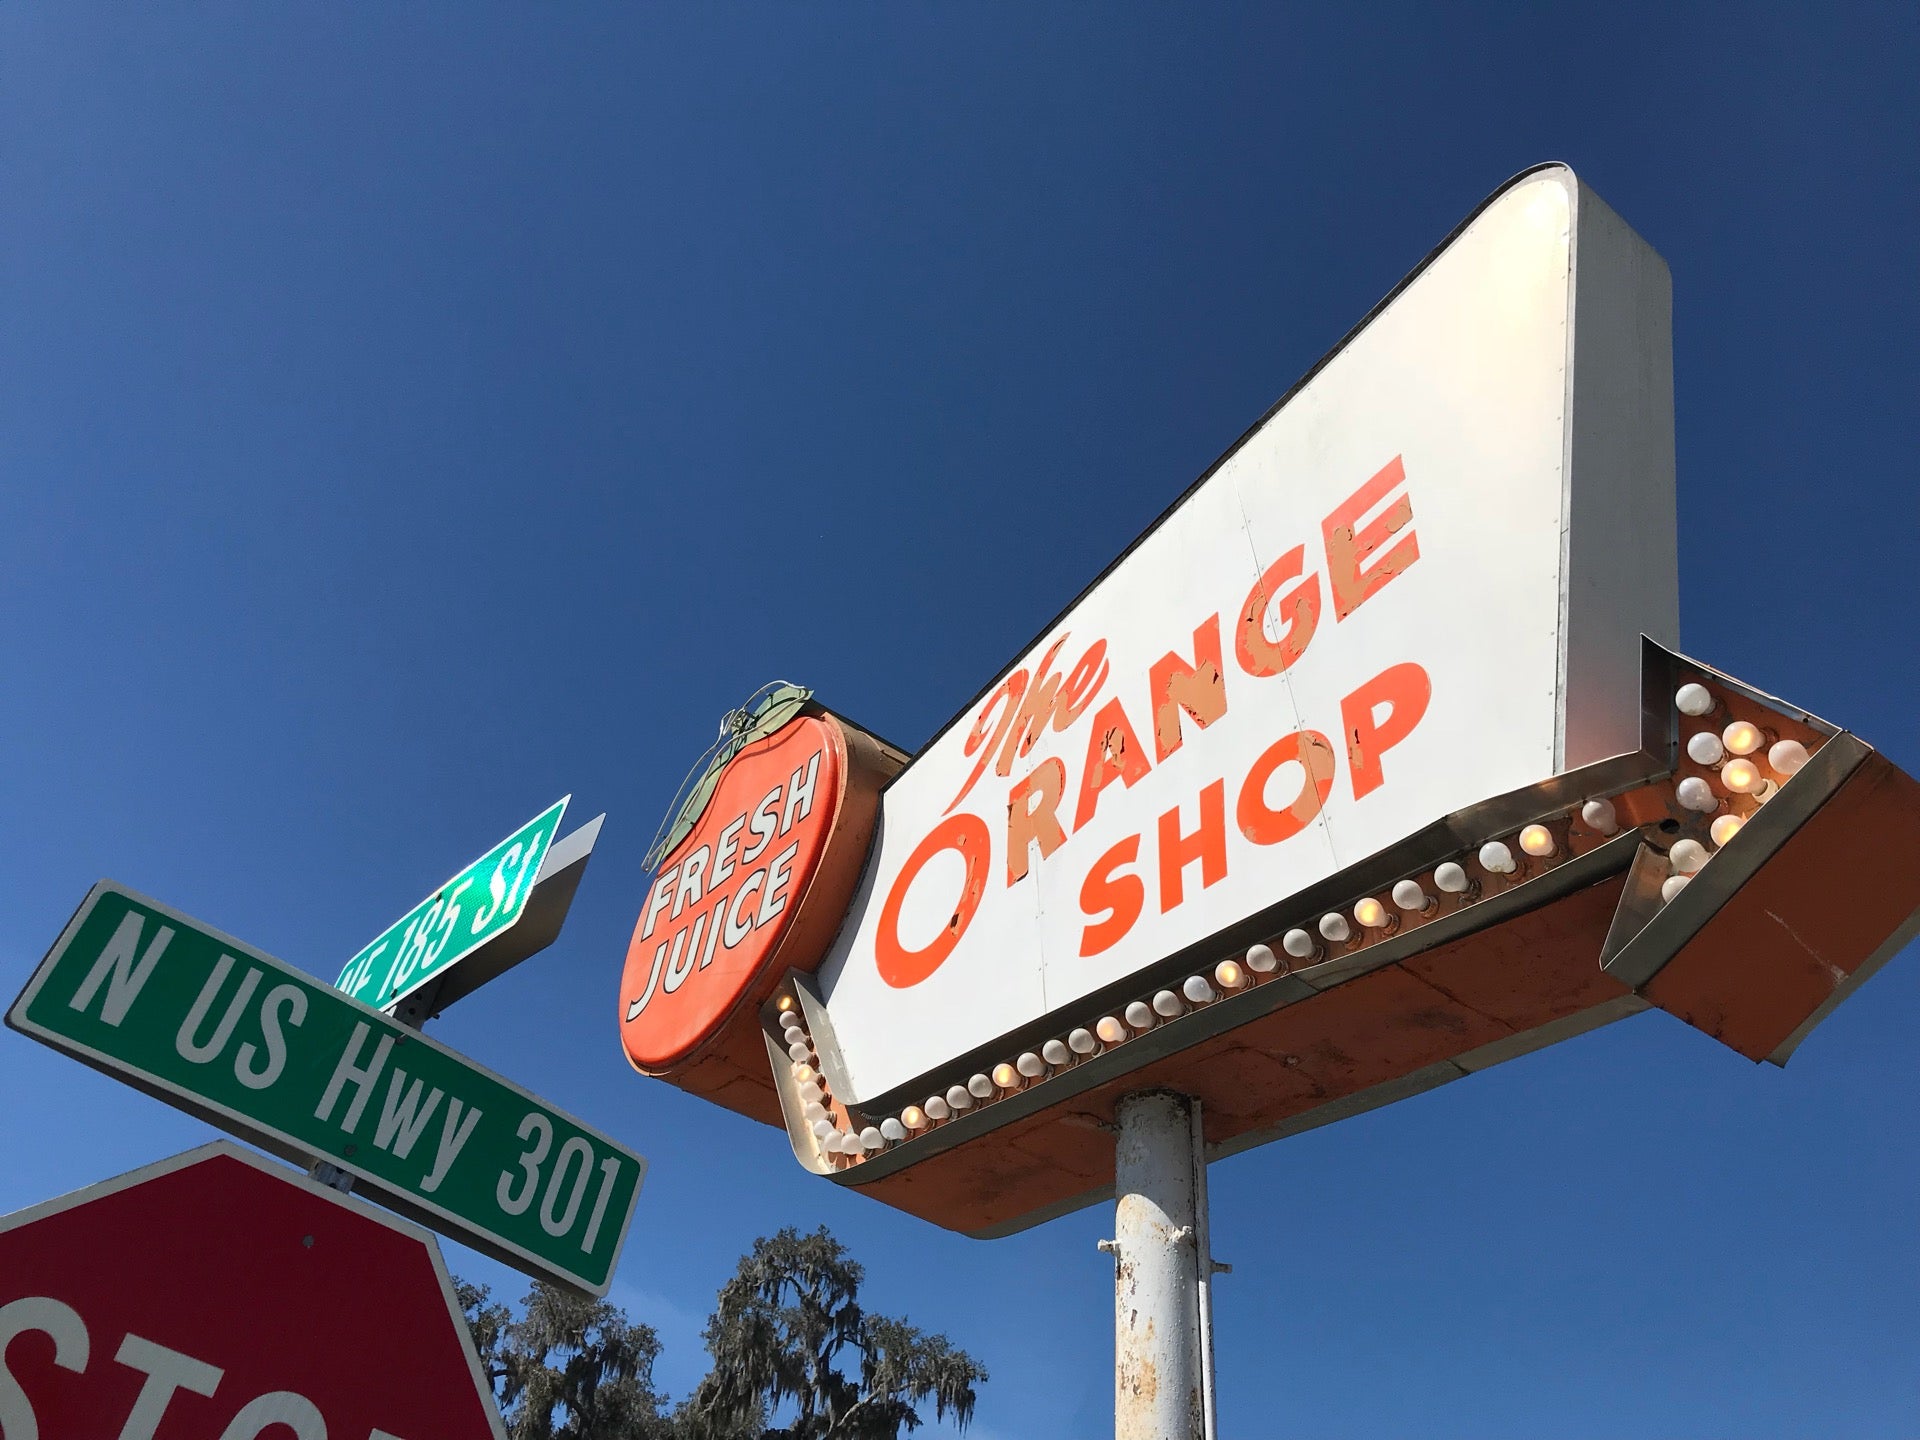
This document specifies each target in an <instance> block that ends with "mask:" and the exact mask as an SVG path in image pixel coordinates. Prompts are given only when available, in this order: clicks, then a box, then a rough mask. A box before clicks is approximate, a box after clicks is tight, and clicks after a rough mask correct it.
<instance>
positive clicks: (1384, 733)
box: [1340, 660, 1433, 800]
mask: <svg viewBox="0 0 1920 1440" xmlns="http://www.w3.org/2000/svg"><path fill="white" fill-rule="evenodd" d="M1432 698H1433V681H1432V680H1430V679H1429V678H1428V677H1427V672H1426V671H1425V670H1422V669H1421V668H1420V667H1419V666H1418V665H1416V664H1414V663H1413V662H1412V661H1411V660H1409V661H1406V662H1405V663H1403V664H1400V665H1389V666H1388V667H1387V668H1386V669H1385V670H1382V671H1381V672H1380V673H1379V674H1378V675H1376V676H1374V677H1373V679H1371V680H1369V681H1367V683H1366V684H1364V685H1362V686H1361V687H1360V688H1359V689H1358V690H1356V691H1354V692H1353V693H1352V694H1351V695H1349V696H1347V697H1346V699H1344V700H1342V701H1341V702H1340V725H1341V728H1342V729H1343V730H1344V731H1345V732H1346V737H1347V769H1348V771H1349V772H1351V774H1352V775H1353V798H1354V799H1356V800H1358V799H1359V798H1360V797H1361V796H1362V795H1365V794H1367V793H1368V792H1369V791H1372V790H1377V789H1378V788H1379V787H1380V784H1381V782H1382V781H1383V780H1385V778H1386V776H1385V775H1384V774H1383V773H1382V771H1381V768H1380V757H1381V756H1382V755H1384V754H1386V753H1387V751H1389V750H1391V749H1392V748H1393V747H1394V746H1395V745H1398V744H1399V743H1400V742H1401V741H1402V740H1404V739H1406V738H1407V736H1408V735H1410V734H1412V733H1413V727H1414V726H1416V725H1418V724H1419V723H1420V717H1421V716H1422V715H1425V714H1426V713H1427V702H1428V701H1429V700H1431V699H1432ZM1382 705H1384V706H1386V707H1387V714H1386V718H1385V719H1384V720H1381V719H1376V718H1375V713H1376V712H1377V711H1378V710H1379V709H1380V707H1381V706H1382Z"/></svg>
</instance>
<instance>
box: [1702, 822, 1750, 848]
mask: <svg viewBox="0 0 1920 1440" xmlns="http://www.w3.org/2000/svg"><path fill="white" fill-rule="evenodd" d="M1746 823H1747V822H1746V821H1745V820H1742V819H1741V818H1740V817H1739V816H1738V815H1722V816H1720V817H1719V818H1718V819H1717V820H1715V821H1714V822H1713V826H1712V828H1711V829H1710V830H1709V831H1708V832H1707V833H1708V834H1710V835H1711V836H1712V837H1713V843H1714V844H1715V845H1725V844H1726V843H1727V842H1728V841H1729V840H1731V839H1733V837H1734V836H1736V835H1738V834H1739V833H1740V827H1741V826H1742V825H1744V824H1746Z"/></svg>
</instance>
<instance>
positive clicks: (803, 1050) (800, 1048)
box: [787, 1040, 813, 1064]
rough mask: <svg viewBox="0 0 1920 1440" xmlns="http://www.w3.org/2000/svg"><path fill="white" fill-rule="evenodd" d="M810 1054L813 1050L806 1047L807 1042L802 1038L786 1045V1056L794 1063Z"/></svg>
mask: <svg viewBox="0 0 1920 1440" xmlns="http://www.w3.org/2000/svg"><path fill="white" fill-rule="evenodd" d="M811 1054H813V1051H812V1050H810V1049H808V1048H807V1042H806V1041H804V1040H796V1041H794V1042H793V1043H792V1044H791V1045H789V1046H787V1058H788V1059H789V1060H792V1061H794V1062H795V1063H796V1064H798V1063H799V1062H801V1061H803V1060H805V1059H806V1058H807V1057H808V1056H809V1055H811Z"/></svg>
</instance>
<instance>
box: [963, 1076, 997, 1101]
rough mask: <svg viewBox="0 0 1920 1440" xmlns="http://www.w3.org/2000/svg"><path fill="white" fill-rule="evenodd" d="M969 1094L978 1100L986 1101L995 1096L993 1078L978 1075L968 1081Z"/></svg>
mask: <svg viewBox="0 0 1920 1440" xmlns="http://www.w3.org/2000/svg"><path fill="white" fill-rule="evenodd" d="M967 1093H968V1094H969V1095H971V1096H973V1098H974V1099H976V1100H985V1099H988V1098H990V1097H991V1096H992V1094H993V1077H991V1076H989V1075H976V1076H974V1077H973V1078H972V1079H971V1080H969V1081H967Z"/></svg>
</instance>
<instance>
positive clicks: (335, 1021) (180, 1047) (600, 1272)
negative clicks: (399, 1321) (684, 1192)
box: [7, 880, 646, 1295]
mask: <svg viewBox="0 0 1920 1440" xmlns="http://www.w3.org/2000/svg"><path fill="white" fill-rule="evenodd" d="M7 1024H8V1025H10V1026H11V1027H12V1028H14V1029H15V1030H18V1031H19V1032H20V1033H21V1034H23V1035H28V1036H31V1037H32V1038H33V1039H35V1040H39V1041H41V1042H43V1043H44V1044H47V1045H51V1046H52V1047H53V1048H54V1049H56V1050H60V1051H64V1052H65V1053H66V1054H68V1055H71V1056H73V1057H74V1058H76V1059H78V1060H81V1061H84V1062H85V1063H86V1064H88V1065H91V1066H93V1067H94V1068H95V1069H96V1070H100V1071H103V1072H105V1073H106V1074H108V1075H111V1076H113V1077H114V1078H115V1079H117V1080H123V1081H125V1082H126V1083H127V1084H129V1085H132V1086H134V1087H135V1088H137V1089H140V1090H144V1091H146V1092H147V1093H148V1094H150V1095H153V1096H156V1097H158V1098H159V1099H162V1100H165V1101H167V1102H168V1103H169V1104H172V1105H177V1106H179V1107H180V1108H181V1109H182V1110H185V1111H187V1112H188V1113H189V1114H192V1115H197V1116H199V1117H200V1118H202V1119H204V1120H207V1121H210V1122H211V1123H213V1124H215V1125H219V1126H221V1127H222V1128H224V1129H227V1130H230V1131H232V1132H233V1133H234V1134H236V1135H239V1136H241V1137H243V1138H245V1139H247V1140H251V1141H252V1142H253V1143H254V1144H256V1145H259V1146H260V1147H261V1148H263V1149H266V1150H270V1151H272V1152H273V1153H275V1154H277V1155H280V1156H283V1157H285V1158H287V1159H289V1160H292V1161H294V1162H295V1163H308V1162H310V1161H312V1160H314V1159H324V1160H329V1161H331V1162H332V1163H333V1164H334V1165H336V1166H338V1167H339V1168H340V1169H342V1170H345V1171H347V1172H348V1173H349V1174H351V1175H353V1176H355V1177H357V1180H358V1182H359V1183H358V1184H357V1186H356V1189H358V1190H360V1191H361V1192H362V1193H368V1194H371V1195H372V1196H373V1197H374V1198H376V1199H378V1200H380V1201H381V1202H382V1203H384V1204H386V1205H389V1206H391V1207H392V1208H393V1209H395V1210H397V1211H399V1212H400V1213H401V1214H403V1215H406V1216H409V1217H410V1218H412V1219H414V1220H417V1221H419V1222H420V1223H421V1224H423V1225H427V1226H429V1227H431V1228H433V1229H435V1230H438V1231H440V1232H441V1233H442V1234H444V1235H448V1236H451V1237H452V1238H454V1239H456V1240H459V1241H461V1242H462V1243H463V1244H467V1245H471V1246H473V1248H475V1249H476V1250H480V1251H483V1252H484V1253H486V1254H489V1255H492V1256H493V1257H494V1258H496V1259H498V1260H500V1261H501V1262H503V1263H504V1264H507V1265H511V1266H513V1267H514V1268H515V1269H518V1270H523V1271H525V1272H526V1273H528V1274H530V1275H538V1276H544V1277H546V1278H548V1279H552V1280H556V1281H559V1282H560V1283H562V1284H565V1285H568V1286H570V1287H572V1288H574V1289H576V1290H583V1291H586V1292H588V1293H590V1294H593V1295H604V1294H606V1293H607V1286H608V1284H609V1282H610V1281H611V1280H612V1278H613V1271H614V1266H615V1263H616V1262H617V1261H618V1260H619V1257H620V1249H621V1246H622V1245H623V1244H624V1243H625V1241H626V1236H627V1226H628V1224H629V1222H630V1221H631V1220H632V1218H633V1206H634V1202H635V1200H637V1199H638V1197H639V1194H640V1181H641V1178H642V1177H643V1175H644V1174H645V1171H646V1161H644V1160H642V1159H641V1158H640V1157H639V1156H638V1155H635V1154H634V1153H633V1152H632V1151H630V1150H626V1149H624V1148H622V1147H621V1146H620V1145H618V1144H616V1143H615V1142H614V1141H612V1140H610V1139H608V1138H607V1137H606V1136H605V1135H602V1134H601V1133H600V1132H599V1131H597V1130H593V1129H590V1128H588V1127H587V1126H585V1125H583V1124H581V1123H580V1122H579V1121H578V1120H575V1119H574V1118H573V1117H572V1116H570V1115H567V1114H565V1113H563V1112H562V1111H559V1110H556V1109H554V1108H553V1107H552V1106H551V1105H548V1104H546V1103H545V1102H544V1101H542V1100H539V1099H537V1098H536V1097H534V1096H532V1095H530V1094H528V1093H527V1092H526V1091H525V1090H522V1089H521V1088H520V1087H519V1086H517V1085H513V1084H510V1083H509V1082H508V1081H506V1080H503V1079H501V1078H500V1077H499V1076H498V1075H495V1074H494V1073H493V1072H492V1071H490V1070H485V1069H482V1068H481V1067H480V1066H478V1065H476V1064H474V1063H473V1061H471V1060H469V1059H467V1058H466V1057H465V1056H463V1055H460V1054H457V1053H456V1052H454V1051H452V1050H449V1049H448V1048H447V1047H446V1046H444V1045H441V1044H438V1043H436V1042H435V1041H433V1040H429V1039H428V1038H427V1037H426V1036H424V1035H422V1034H420V1033H419V1032H418V1031H416V1030H410V1029H408V1028H407V1027H406V1026H404V1025H401V1024H400V1023H398V1022H397V1021H395V1020H392V1019H390V1018H389V1017H387V1016H386V1015H383V1014H381V1013H380V1012H379V1011H378V1010H375V1009H373V1008H372V1007H370V1006H367V1005H363V1004H361V1003H360V1002H359V1001H357V1000H352V999H349V998H348V997H347V996H345V995H342V994H341V993H340V992H339V991H338V990H335V989H334V988H332V987H331V986H329V985H327V984H325V983H324V982H322V981H319V980H316V979H314V978H313V977H312V976H310V975H307V974H304V973H303V972H301V971H299V970H296V969H294V968H293V967H292V966H291V965H288V964H286V963H285V962H284V961H281V960H276V959H274V958H273V957H272V956H271V955H267V954H264V953H262V952H261V951H259V950H256V949H254V948H253V947H252V946H250V945H244V944H242V943H241V942H239V941H238V940H234V939H232V938H231V937H229V936H226V935H223V934H221V933H220V932H219V931H218V930H214V929H211V928H210V927H208V926H205V925H202V924H201V923H200V922H199V921H197V920H193V919H191V918H189V917H188V916H185V915H182V914H180V913H179V912H178V911H175V910H170V909H168V908H167V907H166V906H164V905H160V904H157V903H156V902H154V901H152V900H149V899H147V898H145V897H144V896H141V895H136V894H134V893H133V892H132V891H129V890H126V889H124V888H122V887H121V886H118V885H115V884H114V883H113V882H112V881H109V880H103V881H101V882H100V883H99V884H98V885H96V886H94V887H93V889H92V891H91V892H89V894H88V895H87V898H86V900H85V901H83V902H82V903H81V906H80V909H79V911H78V912H77V913H76V914H75V915H74V917H73V919H72V920H70V921H69V922H68V923H67V928H66V929H65V930H64V931H63V932H62V933H61V936H60V939H59V940H58V941H57V942H56V943H55V945H54V947H53V949H52V951H50V952H49V953H48V955H47V958H46V959H45V960H44V961H42V962H41V964H40V967H39V969H37V970H36V971H34V974H33V978H32V979H31V980H29V981H28V982H27V988H26V989H25V990H23V991H22V992H21V994H20V998H19V999H18V1000H16V1001H14V1003H13V1007H12V1009H10V1010H9V1011H8V1012H7Z"/></svg>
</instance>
